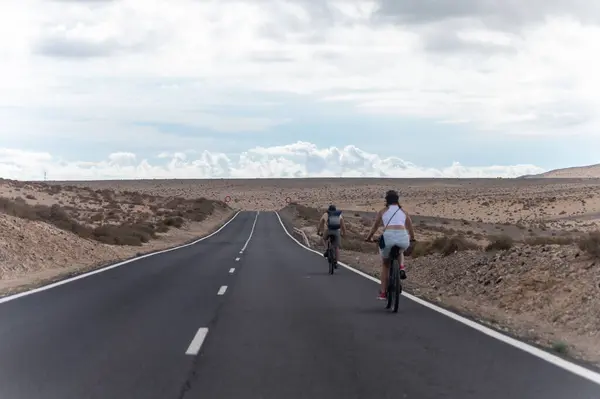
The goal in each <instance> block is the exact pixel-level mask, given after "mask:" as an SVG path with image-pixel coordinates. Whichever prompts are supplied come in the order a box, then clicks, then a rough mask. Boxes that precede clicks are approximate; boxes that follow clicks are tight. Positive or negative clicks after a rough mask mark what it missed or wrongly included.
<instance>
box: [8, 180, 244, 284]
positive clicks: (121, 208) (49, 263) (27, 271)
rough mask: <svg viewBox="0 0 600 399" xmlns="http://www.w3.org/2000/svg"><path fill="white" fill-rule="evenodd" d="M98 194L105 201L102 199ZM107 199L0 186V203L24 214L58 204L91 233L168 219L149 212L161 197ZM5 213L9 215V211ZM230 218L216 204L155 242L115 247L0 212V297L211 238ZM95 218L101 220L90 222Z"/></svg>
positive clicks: (75, 191) (67, 191) (36, 186)
mask: <svg viewBox="0 0 600 399" xmlns="http://www.w3.org/2000/svg"><path fill="white" fill-rule="evenodd" d="M102 194H104V195H105V196H107V198H109V199H108V200H105V199H103V198H102ZM108 194H109V192H108V191H107V192H104V193H101V194H100V195H99V196H98V198H97V200H96V199H95V198H92V197H91V196H90V191H89V190H81V189H77V188H73V189H64V190H60V192H57V191H56V190H55V191H52V190H49V189H48V187H47V186H44V185H40V184H24V183H21V182H11V181H0V198H5V199H9V200H13V201H15V202H14V203H17V204H25V205H24V206H25V207H26V208H25V209H26V210H28V211H29V210H31V209H35V208H32V207H34V206H40V205H42V206H51V205H59V204H60V205H59V206H61V209H63V210H64V211H65V214H66V215H68V216H69V217H72V220H74V221H76V222H78V223H80V224H81V225H82V226H88V227H89V228H90V229H91V228H94V227H99V226H102V225H113V226H118V225H119V224H122V223H129V222H135V220H134V219H135V218H133V216H135V215H139V217H140V218H143V220H144V223H151V222H154V223H155V224H156V225H159V220H162V219H165V218H166V219H168V218H170V216H168V214H165V215H163V214H162V212H164V211H165V209H164V208H162V207H159V208H157V210H156V212H155V211H153V209H152V208H151V205H150V204H157V203H159V201H160V200H161V198H158V197H145V198H142V199H140V198H138V196H137V195H128V196H127V195H119V194H114V193H113V194H111V195H108ZM21 199H22V201H21ZM126 199H128V201H126ZM130 200H132V201H133V202H135V204H134V203H133V202H130ZM164 200H165V201H168V200H169V199H168V198H165V199H164ZM110 204H114V205H113V206H110ZM4 210H5V211H6V210H7V208H5V209H4ZM8 210H9V211H12V208H8ZM172 211H173V212H177V211H176V210H172ZM234 213H235V211H234V210H233V209H231V208H229V207H226V206H225V205H224V204H217V207H216V208H215V209H214V210H213V211H211V212H209V213H207V214H206V215H204V214H203V215H202V219H203V220H202V221H194V220H191V219H186V218H182V220H183V224H182V225H181V226H180V227H178V228H176V227H173V226H171V227H170V228H168V229H164V231H162V230H161V232H156V236H155V238H154V239H150V240H148V241H147V242H141V243H139V245H114V244H107V243H103V242H99V241H98V240H95V239H90V238H89V237H82V236H81V234H77V233H75V232H73V231H71V230H70V229H69V228H59V227H57V226H56V225H55V224H52V223H50V222H48V220H32V219H35V218H32V217H31V214H30V213H26V215H27V217H16V216H11V215H8V214H5V213H2V209H0V295H5V294H10V293H15V292H18V291H22V290H26V289H29V288H33V287H37V286H40V285H43V284H46V283H49V282H51V281H55V280H58V279H61V278H65V277H68V276H71V275H74V274H79V273H82V272H85V271H89V270H92V269H95V268H98V267H102V266H105V265H107V264H110V263H114V262H117V261H120V260H124V259H128V258H131V257H135V256H139V255H142V254H145V253H149V252H153V251H156V250H160V249H165V248H169V247H173V246H176V245H179V244H182V243H185V242H189V241H192V240H193V239H195V238H199V237H202V236H205V235H208V234H210V233H211V232H213V231H214V230H216V229H217V228H218V227H220V226H221V225H222V224H223V223H225V222H226V221H227V220H228V219H230V218H231V217H232V216H233V214H234ZM159 214H160V216H159ZM94 215H102V217H101V218H94V217H91V216H94ZM132 215H133V216H132ZM132 218H133V219H132Z"/></svg>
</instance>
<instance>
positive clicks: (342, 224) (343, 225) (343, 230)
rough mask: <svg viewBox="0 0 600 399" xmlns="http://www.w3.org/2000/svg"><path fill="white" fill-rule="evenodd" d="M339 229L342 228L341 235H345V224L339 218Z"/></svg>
mask: <svg viewBox="0 0 600 399" xmlns="http://www.w3.org/2000/svg"><path fill="white" fill-rule="evenodd" d="M340 227H341V228H342V234H343V235H346V222H344V218H340Z"/></svg>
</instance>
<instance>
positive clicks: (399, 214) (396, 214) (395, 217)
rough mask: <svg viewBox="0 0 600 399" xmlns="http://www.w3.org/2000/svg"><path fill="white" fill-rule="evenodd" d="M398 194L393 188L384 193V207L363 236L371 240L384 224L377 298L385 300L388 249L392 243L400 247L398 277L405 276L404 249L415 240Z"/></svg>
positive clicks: (410, 223)
mask: <svg viewBox="0 0 600 399" xmlns="http://www.w3.org/2000/svg"><path fill="white" fill-rule="evenodd" d="M398 201H399V196H398V193H396V192H395V191H393V190H390V191H388V192H387V193H386V195H385V203H386V207H385V208H383V209H381V210H380V211H379V212H378V213H377V217H376V219H375V222H374V223H373V227H372V228H371V231H370V232H369V234H368V235H367V237H366V238H365V241H371V238H372V237H373V235H374V234H375V232H376V231H377V229H378V228H379V226H384V228H385V229H384V231H383V238H384V241H385V248H383V249H380V250H379V253H380V254H381V290H380V291H379V296H378V297H377V298H378V299H381V300H385V299H386V292H385V290H386V289H387V279H388V274H389V267H390V259H389V256H390V250H391V248H392V247H393V246H394V245H397V246H399V247H400V248H401V250H402V252H400V259H399V261H400V278H401V279H405V278H406V271H405V270H404V251H405V250H406V249H407V248H408V247H409V246H410V244H411V243H413V242H415V231H414V229H413V225H412V221H411V219H410V216H409V215H408V214H407V213H406V211H405V210H404V209H402V207H400V204H399V202H398ZM407 230H408V231H407Z"/></svg>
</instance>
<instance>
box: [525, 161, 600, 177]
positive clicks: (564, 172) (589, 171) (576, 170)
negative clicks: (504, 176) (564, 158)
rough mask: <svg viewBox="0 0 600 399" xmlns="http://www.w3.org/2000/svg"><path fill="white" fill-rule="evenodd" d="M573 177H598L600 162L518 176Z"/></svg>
mask: <svg viewBox="0 0 600 399" xmlns="http://www.w3.org/2000/svg"><path fill="white" fill-rule="evenodd" d="M540 177H545V178H553V179H555V178H571V179H573V178H575V179H599V178H600V164H594V165H587V166H573V167H570V168H563V169H554V170H550V171H548V172H544V173H540V174H539V175H525V176H520V177H519V178H520V179H531V178H536V179H537V178H540Z"/></svg>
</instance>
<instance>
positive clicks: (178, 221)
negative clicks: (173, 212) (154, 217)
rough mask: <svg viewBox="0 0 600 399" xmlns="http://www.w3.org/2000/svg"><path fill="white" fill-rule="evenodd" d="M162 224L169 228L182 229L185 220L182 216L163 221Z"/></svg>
mask: <svg viewBox="0 0 600 399" xmlns="http://www.w3.org/2000/svg"><path fill="white" fill-rule="evenodd" d="M162 224H163V225H165V226H168V227H176V228H178V229H179V228H181V227H182V226H183V218H182V217H180V216H174V217H173V216H170V217H168V218H165V219H163V221H162Z"/></svg>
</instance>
